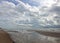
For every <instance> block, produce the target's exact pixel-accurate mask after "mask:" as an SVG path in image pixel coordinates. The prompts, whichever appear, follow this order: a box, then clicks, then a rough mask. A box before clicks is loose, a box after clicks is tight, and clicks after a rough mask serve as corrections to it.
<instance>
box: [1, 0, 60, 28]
mask: <svg viewBox="0 0 60 43" xmlns="http://www.w3.org/2000/svg"><path fill="white" fill-rule="evenodd" d="M16 1H18V2H19V4H17V5H15V4H14V3H12V2H8V1H2V2H1V3H0V23H1V21H4V20H6V22H8V21H9V22H8V23H7V24H9V26H11V25H14V26H17V25H20V26H21V25H22V26H31V27H49V26H50V27H51V26H52V27H54V26H58V27H59V25H60V20H59V18H60V12H59V11H60V6H59V5H60V4H59V3H58V1H57V0H56V1H54V0H51V1H49V0H48V2H47V0H45V1H43V0H41V3H40V0H39V1H38V2H39V3H40V4H41V5H39V6H31V5H29V4H28V3H24V2H22V1H20V0H16ZM33 1H36V0H33ZM51 2H52V3H51ZM3 23H4V24H6V23H5V22H3ZM3 23H1V25H2V24H3ZM1 25H0V26H1Z"/></svg>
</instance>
